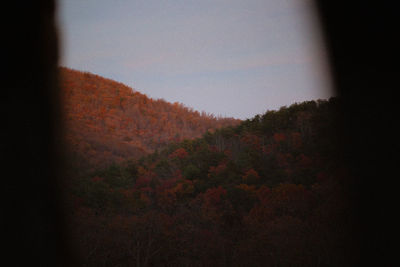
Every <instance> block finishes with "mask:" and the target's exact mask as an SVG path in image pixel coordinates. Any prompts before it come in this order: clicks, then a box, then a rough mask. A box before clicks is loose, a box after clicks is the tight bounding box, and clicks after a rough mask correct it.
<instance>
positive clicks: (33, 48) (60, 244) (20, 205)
mask: <svg viewBox="0 0 400 267" xmlns="http://www.w3.org/2000/svg"><path fill="white" fill-rule="evenodd" d="M1 11H2V16H1V20H2V23H1V25H2V26H1V27H2V29H3V31H2V32H3V33H5V34H3V38H2V47H3V49H2V50H1V51H2V53H3V57H2V59H4V58H5V61H2V71H1V77H2V79H1V116H2V118H3V122H2V126H1V132H0V135H1V137H0V140H1V141H0V144H1V161H0V162H1V165H2V168H1V189H2V190H1V204H2V209H1V220H2V236H1V241H2V243H3V249H2V250H1V252H2V254H3V255H4V256H3V257H2V258H1V261H2V264H1V265H4V266H73V265H74V264H73V254H72V253H71V250H70V248H71V247H72V246H70V244H69V243H68V241H69V239H68V237H69V235H68V231H67V225H68V224H67V221H66V220H65V214H64V209H63V208H62V207H63V205H62V200H63V196H62V192H63V191H62V190H61V189H62V185H61V182H62V174H63V166H62V163H63V160H62V155H63V152H62V142H61V140H62V123H61V122H62V119H61V108H60V99H59V95H58V93H59V89H58V86H57V84H58V82H57V64H58V62H57V60H58V39H57V32H56V26H55V19H54V16H55V1H54V0H35V1H7V2H6V3H2V7H1ZM4 247H5V249H4Z"/></svg>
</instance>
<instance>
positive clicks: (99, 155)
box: [60, 67, 240, 165]
mask: <svg viewBox="0 0 400 267" xmlns="http://www.w3.org/2000/svg"><path fill="white" fill-rule="evenodd" d="M60 84H61V88H62V95H63V101H64V108H65V109H64V111H65V120H66V138H67V142H68V146H69V147H70V148H71V150H72V152H73V153H74V154H75V156H76V157H79V160H84V161H87V162H88V163H90V164H91V165H102V164H109V163H111V162H113V161H121V160H124V159H127V158H137V157H138V156H142V155H143V154H145V153H149V152H152V151H154V150H155V149H158V148H161V147H163V146H164V145H166V144H168V143H170V142H172V141H182V140H183V139H193V138H196V137H200V136H201V135H202V134H204V133H205V132H207V131H208V130H212V129H216V128H220V127H225V126H229V125H237V124H238V123H239V122H240V121H239V120H236V119H232V118H216V117H214V116H213V115H209V114H205V113H204V112H202V113H199V112H197V111H194V110H192V109H191V108H188V107H185V106H184V105H182V104H179V103H174V104H171V103H168V102H166V101H164V100H154V99H151V98H149V97H147V96H146V95H144V94H141V93H139V92H137V91H135V90H133V89H131V88H129V87H128V86H126V85H124V84H122V83H119V82H115V81H112V80H110V79H106V78H103V77H100V76H98V75H94V74H90V73H87V72H80V71H76V70H71V69H67V68H64V67H62V68H60Z"/></svg>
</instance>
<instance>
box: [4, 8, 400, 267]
mask: <svg viewBox="0 0 400 267" xmlns="http://www.w3.org/2000/svg"><path fill="white" fill-rule="evenodd" d="M339 2H340V1H322V0H321V1H317V6H318V8H319V11H320V15H321V21H322V23H323V29H324V31H325V36H326V40H327V45H328V48H329V51H330V56H331V58H330V60H331V66H332V71H333V77H334V81H335V87H336V88H337V93H338V94H339V95H340V96H341V97H342V100H343V105H342V127H341V129H338V134H341V135H342V136H343V143H342V147H339V148H338V149H341V150H342V153H343V160H344V161H345V163H346V164H348V166H350V168H351V171H352V174H353V177H354V180H353V181H349V192H350V194H349V195H350V199H349V210H350V212H353V213H354V215H355V216H354V224H353V225H354V229H353V230H354V231H353V235H354V236H353V237H352V238H354V239H355V240H357V241H358V244H359V246H358V247H356V248H354V255H355V258H356V261H355V262H354V260H352V263H353V264H354V265H357V266H365V265H368V264H371V265H374V266H391V263H392V262H391V261H392V260H393V258H394V256H393V254H392V253H393V250H392V249H391V248H392V247H391V244H392V243H391V241H392V239H393V238H392V235H394V229H395V227H394V222H393V221H392V219H393V218H394V215H395V213H396V211H397V209H396V204H395V203H396V202H395V201H394V200H395V197H394V196H395V195H396V194H395V192H394V190H395V186H394V184H393V182H394V181H393V180H394V178H395V177H396V175H397V172H396V167H397V164H396V163H397V162H396V158H395V155H396V152H397V151H399V146H398V142H397V138H396V137H397V134H396V133H397V132H398V131H396V128H395V121H394V116H395V111H396V106H395V103H394V101H395V99H396V98H394V89H395V88H399V87H398V86H397V87H396V85H397V81H396V80H395V79H396V74H398V72H397V68H396V69H395V68H394V67H393V64H391V60H392V58H393V57H394V51H395V50H394V47H395V46H394V36H395V35H396V31H395V30H394V28H395V24H394V10H395V8H394V6H392V5H390V4H387V3H385V2H384V1H375V2H366V1H346V4H342V3H339ZM349 2H351V3H349ZM7 5H8V6H7V7H4V6H3V7H2V8H3V13H5V12H6V13H8V14H10V15H11V18H9V19H8V18H7V19H6V18H5V17H4V16H3V17H2V20H3V19H5V21H3V22H2V27H4V29H5V31H4V32H5V35H4V37H5V38H3V41H2V42H3V43H2V45H5V47H4V49H3V50H2V51H3V53H4V58H5V61H3V68H4V69H3V70H2V79H1V87H2V88H1V89H2V90H1V115H2V118H3V121H4V123H2V127H1V129H2V130H1V132H0V135H1V138H0V140H1V141H0V142H1V143H0V144H1V165H2V169H1V177H2V179H1V188H2V189H4V190H2V194H1V196H2V201H1V202H2V210H1V212H2V216H1V218H2V230H3V233H2V241H3V246H5V247H6V249H5V250H4V249H3V250H2V254H3V253H4V256H5V257H2V261H3V262H4V263H6V262H8V263H7V266H24V265H25V264H27V263H28V264H29V266H76V265H77V264H76V261H75V254H74V253H72V252H71V251H72V250H71V248H73V244H71V243H70V239H69V234H68V230H67V229H68V228H67V225H68V223H67V220H66V218H65V214H64V210H63V209H62V207H63V205H62V199H63V197H62V183H61V182H62V174H63V160H62V155H63V153H62V151H63V149H62V142H61V140H62V123H61V122H62V119H61V118H62V117H61V108H60V100H59V98H58V92H59V89H58V86H57V59H58V42H57V34H56V28H55V23H54V15H55V2H54V0H37V1H16V2H15V3H9V4H7ZM349 263H350V262H349Z"/></svg>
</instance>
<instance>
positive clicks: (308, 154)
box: [70, 98, 352, 267]
mask: <svg viewBox="0 0 400 267" xmlns="http://www.w3.org/2000/svg"><path fill="white" fill-rule="evenodd" d="M338 101H339V100H338V99H335V98H332V99H330V100H329V101H308V102H304V103H299V104H293V105H291V106H290V107H282V108H281V109H280V110H279V111H269V112H267V113H265V114H263V115H257V116H255V117H254V118H253V119H251V120H246V121H244V122H242V123H241V124H240V125H238V126H234V127H225V128H221V129H219V130H216V131H215V132H213V133H209V132H208V133H206V134H205V135H204V136H203V137H202V138H197V139H194V140H185V141H183V142H180V143H172V144H170V145H168V146H167V147H166V148H164V149H162V150H160V151H157V152H156V153H152V154H149V155H147V156H145V157H142V158H141V159H140V160H137V161H133V162H125V163H124V164H114V165H112V166H110V167H108V168H103V169H98V170H96V171H94V172H92V173H91V174H87V173H86V174H82V175H81V176H80V177H76V179H74V180H73V181H74V183H73V185H72V186H71V190H72V191H71V196H72V200H71V201H70V203H71V205H72V207H73V208H72V209H71V210H72V214H73V215H72V216H73V217H74V220H75V221H74V229H76V236H77V239H78V243H79V244H80V246H81V250H82V253H83V255H85V264H86V265H88V266H98V265H100V264H105V265H106V266H115V265H121V266H260V267H261V266H346V265H345V263H346V261H348V259H349V257H350V256H349V254H348V253H349V251H351V249H352V240H351V239H349V238H348V237H349V236H351V235H349V232H348V231H349V229H350V226H349V222H350V221H351V219H350V217H351V216H352V215H351V214H349V213H347V212H346V209H347V206H346V197H345V196H346V192H345V188H346V186H345V184H346V181H347V179H348V172H347V171H346V168H345V167H344V166H343V164H342V163H341V162H342V161H341V160H340V155H338V151H337V145H338V142H339V140H338V135H337V131H336V129H337V128H336V124H335V116H336V114H337V108H338ZM72 203H73V204H72ZM294 263H296V264H294Z"/></svg>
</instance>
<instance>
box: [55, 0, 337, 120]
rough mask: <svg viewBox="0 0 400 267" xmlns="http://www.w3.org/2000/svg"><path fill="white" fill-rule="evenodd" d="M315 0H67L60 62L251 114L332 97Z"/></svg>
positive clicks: (201, 105)
mask: <svg viewBox="0 0 400 267" xmlns="http://www.w3.org/2000/svg"><path fill="white" fill-rule="evenodd" d="M311 3H312V1H310V0H242V1H239V0H197V1H194V0H174V1H167V0H164V1H162V0H136V1H128V0H113V1H110V0H59V4H60V6H59V27H60V31H61V51H62V56H61V65H63V66H67V67H70V68H73V69H78V70H82V71H89V72H92V73H95V74H98V75H101V76H104V77H107V78H110V79H113V80H116V81H119V82H122V83H124V84H126V85H128V86H130V87H132V88H134V89H135V90H137V91H139V92H142V93H145V94H146V95H148V96H149V97H152V98H156V99H157V98H164V99H165V100H167V101H170V102H175V101H177V102H181V103H183V104H185V105H186V106H189V107H192V108H194V109H196V110H199V111H206V112H210V113H213V114H215V115H222V116H230V117H236V118H241V119H245V118H250V117H253V116H254V115H256V114H259V113H263V112H265V111H266V110H271V109H278V108H279V107H281V106H283V105H290V104H292V103H294V102H300V101H304V100H311V99H326V98H329V97H330V96H331V95H332V94H333V93H332V89H331V85H330V78H329V75H328V71H327V64H326V61H325V58H326V55H325V50H324V49H323V46H322V41H321V36H320V34H319V29H318V25H317V24H316V23H315V21H316V19H315V16H313V15H314V13H313V9H312V6H311Z"/></svg>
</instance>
